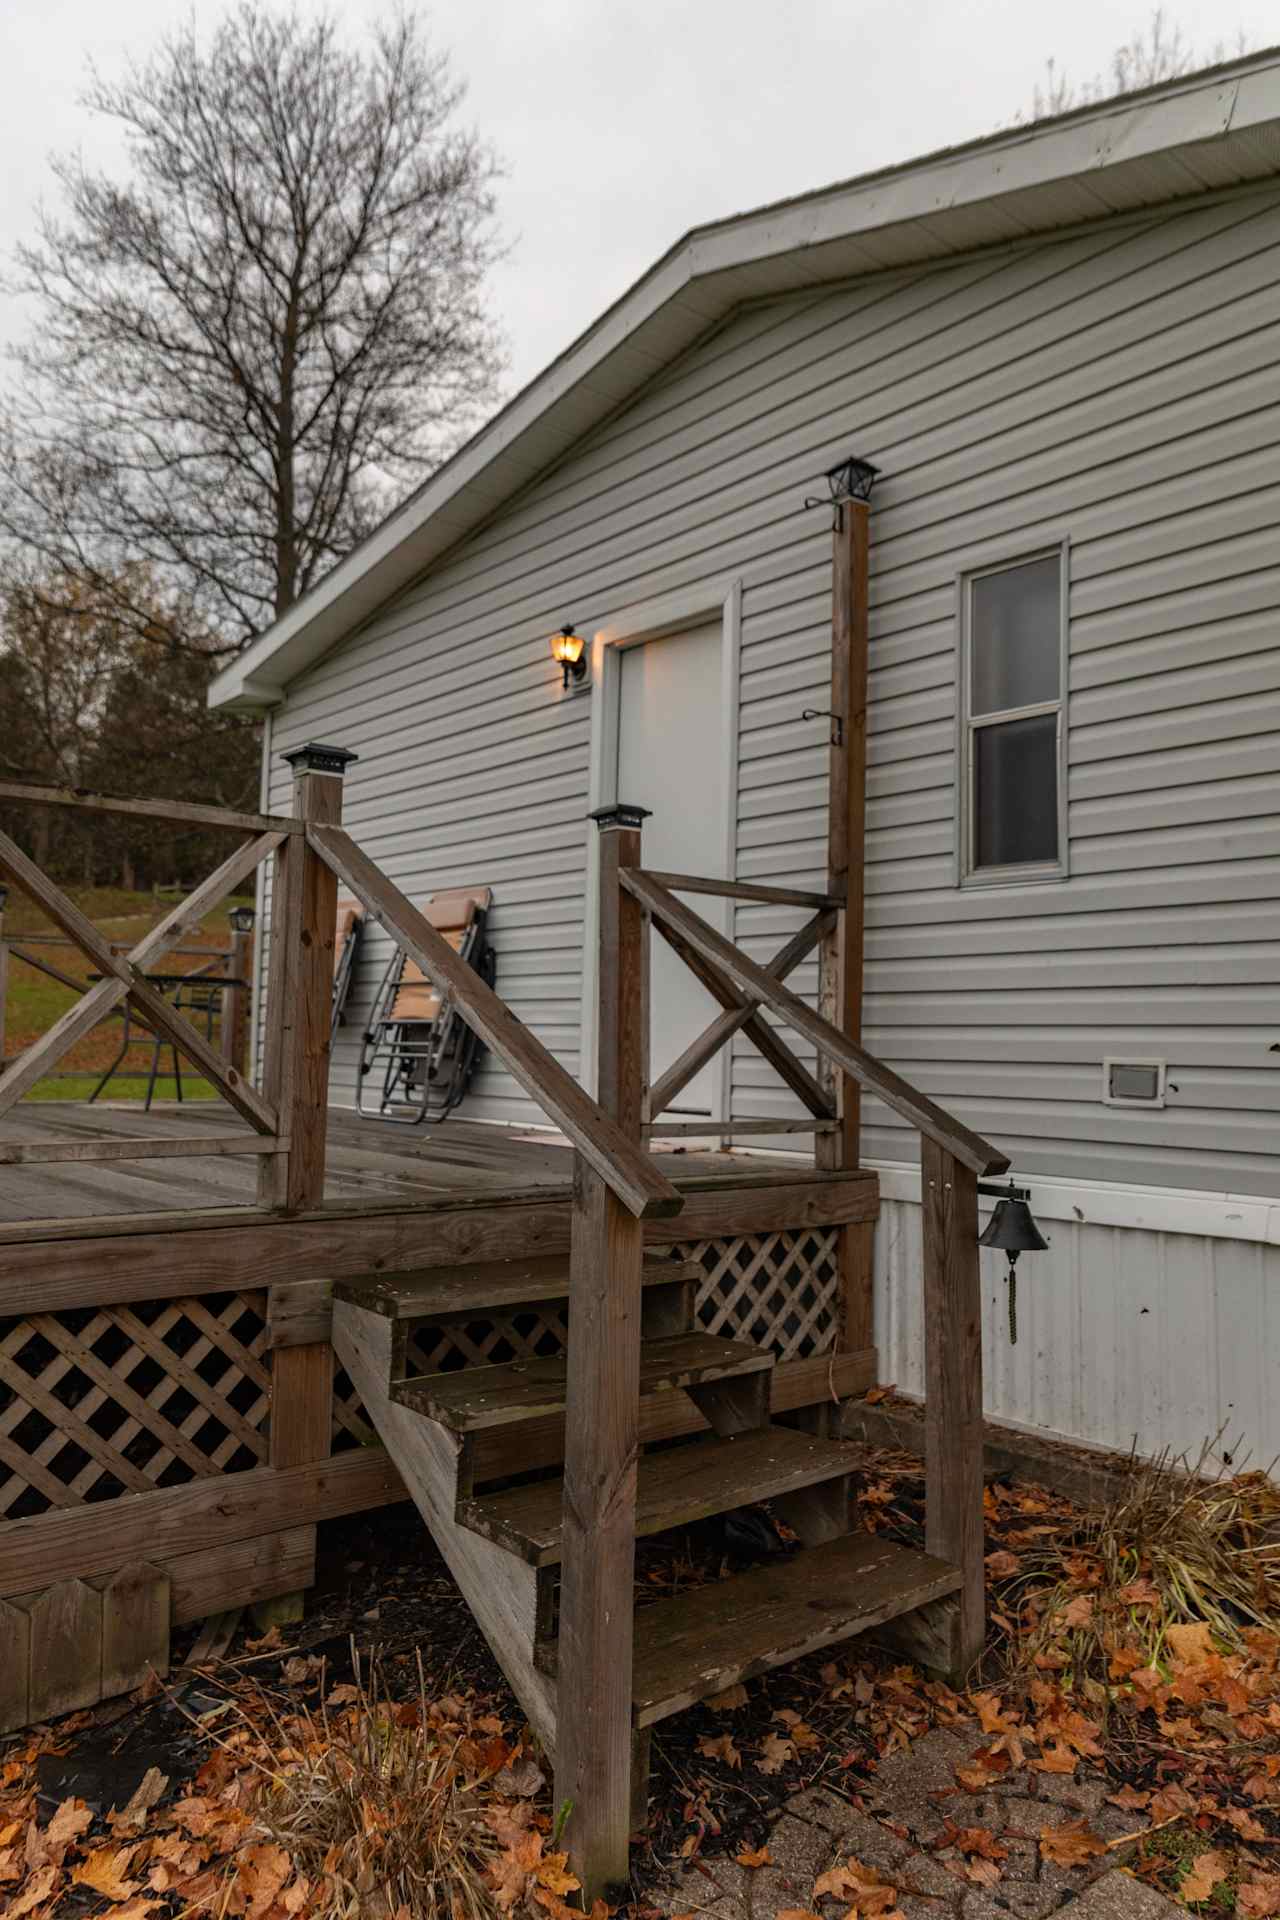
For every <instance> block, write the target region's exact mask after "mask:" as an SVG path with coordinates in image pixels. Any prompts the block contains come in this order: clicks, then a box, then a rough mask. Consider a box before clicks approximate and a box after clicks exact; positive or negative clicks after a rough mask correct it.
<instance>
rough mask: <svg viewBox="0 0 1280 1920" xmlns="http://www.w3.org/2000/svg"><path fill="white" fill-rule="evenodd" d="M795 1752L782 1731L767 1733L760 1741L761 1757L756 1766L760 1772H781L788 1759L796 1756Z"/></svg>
mask: <svg viewBox="0 0 1280 1920" xmlns="http://www.w3.org/2000/svg"><path fill="white" fill-rule="evenodd" d="M795 1752H796V1750H795V1748H794V1746H793V1745H792V1744H791V1742H790V1740H784V1739H783V1737H782V1735H781V1734H780V1733H766V1735H765V1737H764V1739H763V1740H762V1741H761V1742H760V1753H761V1758H760V1759H759V1760H757V1761H756V1768H757V1770H758V1771H759V1772H760V1773H781V1772H782V1769H783V1767H785V1766H786V1764H787V1761H788V1760H793V1759H794V1758H795Z"/></svg>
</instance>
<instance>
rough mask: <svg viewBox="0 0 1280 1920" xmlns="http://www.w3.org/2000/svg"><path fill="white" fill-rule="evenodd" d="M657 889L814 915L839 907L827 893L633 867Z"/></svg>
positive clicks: (835, 900)
mask: <svg viewBox="0 0 1280 1920" xmlns="http://www.w3.org/2000/svg"><path fill="white" fill-rule="evenodd" d="M635 871H636V872H637V873H641V872H643V873H646V874H648V876H649V878H650V880H656V881H657V882H658V885H659V886H660V887H666V888H667V889H668V891H669V892H671V893H714V894H716V895H718V896H719V897H720V898H721V899H724V900H754V901H757V902H759V903H760V904H761V905H762V906H767V907H808V908H809V909H810V910H811V911H812V912H814V913H826V912H829V911H830V909H831V908H833V907H842V906H843V905H844V901H843V900H837V899H836V897H835V895H834V894H830V893H802V892H801V891H800V889H799V888H798V887H767V886H763V885H760V884H758V883H757V882H756V881H754V880H715V879H706V878H704V877H703V876H702V875H701V874H697V873H657V872H655V871H654V869H653V868H652V867H643V868H641V867H637V868H636V869H635Z"/></svg>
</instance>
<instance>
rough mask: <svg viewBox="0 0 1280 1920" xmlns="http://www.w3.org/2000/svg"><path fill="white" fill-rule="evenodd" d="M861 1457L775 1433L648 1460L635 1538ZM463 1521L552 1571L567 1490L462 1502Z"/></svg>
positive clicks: (698, 1444) (545, 1485)
mask: <svg viewBox="0 0 1280 1920" xmlns="http://www.w3.org/2000/svg"><path fill="white" fill-rule="evenodd" d="M861 1457H862V1456H861V1454H860V1452H859V1450H858V1448H857V1447H854V1446H850V1445H849V1444H848V1443H847V1442H841V1441H833V1440H823V1439H819V1438H816V1437H815V1436H814V1435H812V1434H807V1433H796V1432H794V1431H792V1429H791V1428H789V1427H776V1426H767V1427H759V1428H757V1429H756V1430H755V1431H754V1432H751V1433H742V1434H739V1435H737V1436H736V1438H734V1439H729V1440H722V1439H718V1438H715V1437H714V1436H713V1437H711V1438H709V1439H706V1440H698V1441H695V1442H694V1443H693V1444H691V1445H690V1446H687V1447H673V1448H670V1449H665V1450H663V1451H662V1452H660V1453H646V1454H644V1455H643V1456H642V1458H641V1460H640V1463H639V1473H638V1477H637V1484H636V1534H637V1536H644V1535H646V1534H651V1533H662V1532H664V1531H665V1530H666V1529H667V1528H668V1527H682V1526H688V1525H690V1524H691V1523H692V1522H693V1521H695V1520H704V1519H706V1518H707V1516H708V1515H710V1514H714V1513H729V1512H731V1511H732V1509H733V1508H734V1507H742V1506H749V1505H750V1504H751V1503H752V1502H753V1501H757V1500H772V1499H777V1498H779V1497H781V1496H782V1495H784V1494H789V1493H794V1492H796V1490H797V1489H799V1488H801V1487H811V1486H815V1485H816V1484H817V1483H818V1482H819V1481H823V1480H830V1479H833V1478H836V1477H842V1476H844V1475H846V1474H847V1473H848V1472H849V1471H850V1468H851V1465H853V1464H856V1462H857V1461H858V1459H860V1458H861ZM458 1517H459V1519H461V1520H462V1521H463V1522H464V1523H465V1525H467V1526H468V1527H470V1528H471V1530H472V1532H474V1533H480V1534H483V1535H484V1537H485V1539H486V1540H492V1541H494V1542H495V1543H496V1544H497V1545H498V1546H504V1547H506V1548H507V1549H508V1551H509V1552H511V1553H517V1554H519V1555H520V1557H521V1558H522V1559H524V1560H527V1561H528V1562H529V1564H530V1565H531V1566H535V1567H546V1566H554V1564H555V1563H556V1561H557V1560H558V1559H559V1558H560V1547H561V1541H562V1538H563V1533H564V1487H563V1484H562V1482H561V1481H559V1480H538V1481H535V1482H534V1483H533V1484H532V1485H529V1486H523V1487H510V1488H507V1489H505V1490H504V1491H502V1492H499V1493H492V1494H484V1495H482V1496H480V1497H478V1498H474V1499H471V1500H467V1501H464V1502H463V1504H462V1505H461V1507H460V1508H459V1511H458Z"/></svg>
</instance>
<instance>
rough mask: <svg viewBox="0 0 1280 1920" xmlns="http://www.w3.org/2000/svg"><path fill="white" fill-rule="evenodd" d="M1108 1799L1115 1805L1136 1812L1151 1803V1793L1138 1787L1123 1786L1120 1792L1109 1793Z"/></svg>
mask: <svg viewBox="0 0 1280 1920" xmlns="http://www.w3.org/2000/svg"><path fill="white" fill-rule="evenodd" d="M1107 1799H1108V1800H1109V1801H1110V1802H1111V1804H1112V1806H1113V1807H1124V1808H1125V1809H1126V1810H1127V1811H1129V1812H1131V1813H1136V1812H1137V1811H1138V1810H1139V1809H1140V1808H1143V1807H1149V1806H1150V1805H1151V1795H1150V1794H1149V1793H1142V1792H1141V1791H1140V1790H1139V1789H1138V1788H1137V1787H1130V1786H1124V1787H1121V1789H1120V1791H1119V1793H1109V1794H1108V1795H1107Z"/></svg>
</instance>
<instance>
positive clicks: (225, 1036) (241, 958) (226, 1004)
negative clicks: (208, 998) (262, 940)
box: [221, 907, 254, 1074]
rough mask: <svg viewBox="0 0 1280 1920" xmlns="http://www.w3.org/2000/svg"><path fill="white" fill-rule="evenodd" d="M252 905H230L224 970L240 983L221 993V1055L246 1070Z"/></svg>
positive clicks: (247, 1061) (247, 1057) (251, 970)
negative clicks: (229, 928) (228, 937)
mask: <svg viewBox="0 0 1280 1920" xmlns="http://www.w3.org/2000/svg"><path fill="white" fill-rule="evenodd" d="M253 919H254V914H253V908H252V907H233V908H232V912H231V950H230V952H229V953H228V955H227V972H228V974H229V975H230V976H231V978H232V979H233V980H243V981H244V982H245V985H244V986H242V987H228V988H226V990H225V991H224V993H223V995H222V1032H221V1040H222V1057H223V1059H224V1060H225V1061H226V1063H227V1065H228V1066H229V1067H234V1068H235V1070H236V1072H237V1073H242V1074H243V1073H247V1072H248V1070H249V995H250V986H249V983H250V982H251V981H252V979H253Z"/></svg>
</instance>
